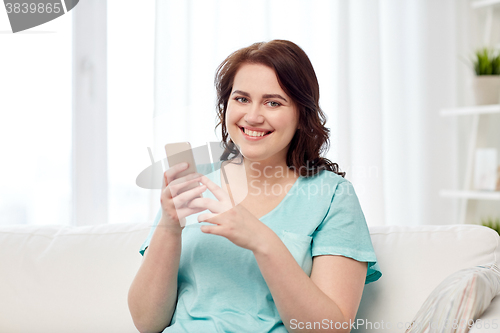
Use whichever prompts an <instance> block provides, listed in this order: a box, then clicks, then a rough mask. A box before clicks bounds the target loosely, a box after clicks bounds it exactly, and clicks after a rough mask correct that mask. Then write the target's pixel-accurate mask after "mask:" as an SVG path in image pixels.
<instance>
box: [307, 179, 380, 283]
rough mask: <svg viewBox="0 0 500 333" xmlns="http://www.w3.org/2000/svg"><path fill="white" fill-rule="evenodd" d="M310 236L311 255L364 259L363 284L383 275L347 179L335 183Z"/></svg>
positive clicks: (354, 194)
mask: <svg viewBox="0 0 500 333" xmlns="http://www.w3.org/2000/svg"><path fill="white" fill-rule="evenodd" d="M312 236H313V241H312V248H311V252H312V256H313V257H314V256H319V255H341V256H344V257H349V258H352V259H354V260H357V261H362V262H367V264H368V270H367V272H366V279H365V284H368V283H370V282H374V281H377V280H378V279H379V278H380V277H381V276H382V273H381V271H380V268H379V266H378V263H377V257H376V255H375V251H374V250H373V245H372V242H371V238H370V232H369V230H368V226H367V225H366V221H365V216H364V214H363V211H362V210H361V206H360V204H359V200H358V197H357V196H356V193H355V192H354V187H353V186H352V184H351V183H350V182H349V181H347V180H344V181H342V182H340V183H339V184H337V187H336V189H335V192H334V194H333V196H332V200H331V203H330V208H329V210H328V213H327V214H326V216H325V218H324V220H323V221H322V222H321V223H320V225H319V226H318V227H317V228H316V230H315V231H314V233H313V235H312Z"/></svg>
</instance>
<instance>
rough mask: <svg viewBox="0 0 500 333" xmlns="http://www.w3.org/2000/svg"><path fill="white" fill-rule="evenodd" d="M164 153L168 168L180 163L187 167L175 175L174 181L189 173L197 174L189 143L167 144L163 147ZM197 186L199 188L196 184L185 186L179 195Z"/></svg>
mask: <svg viewBox="0 0 500 333" xmlns="http://www.w3.org/2000/svg"><path fill="white" fill-rule="evenodd" d="M165 153H166V154H167V160H168V166H169V167H170V168H171V167H173V166H174V165H176V164H179V163H182V162H187V163H188V165H189V166H188V168H187V169H186V170H184V171H182V172H180V173H178V174H177V176H176V179H177V178H181V177H184V176H187V175H189V174H190V173H195V172H197V170H196V163H195V161H194V155H193V150H192V149H191V144H190V143H189V142H176V143H168V144H166V145H165ZM197 186H199V183H198V182H195V183H192V184H190V185H187V186H186V187H184V188H182V190H181V191H180V193H182V192H185V191H188V190H190V189H192V188H195V187H197ZM200 197H202V195H200Z"/></svg>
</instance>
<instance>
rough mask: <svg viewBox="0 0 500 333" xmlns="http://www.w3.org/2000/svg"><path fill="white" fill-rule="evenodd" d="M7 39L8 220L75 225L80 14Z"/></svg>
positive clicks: (4, 177) (1, 25)
mask: <svg viewBox="0 0 500 333" xmlns="http://www.w3.org/2000/svg"><path fill="white" fill-rule="evenodd" d="M0 43H1V45H2V52H1V55H0V73H2V74H1V78H0V91H1V98H0V151H1V152H2V155H1V163H0V225H6V224H71V118H72V116H71V110H72V97H71V96H72V93H71V86H72V70H71V66H72V56H71V55H72V51H71V50H72V15H63V16H61V17H59V18H57V19H55V20H53V21H50V22H47V23H45V24H43V25H41V26H38V27H34V28H32V29H29V30H26V31H21V32H18V33H16V34H13V33H12V32H11V28H10V24H9V20H8V17H7V13H6V12H5V11H2V10H0Z"/></svg>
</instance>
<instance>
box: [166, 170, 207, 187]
mask: <svg viewBox="0 0 500 333" xmlns="http://www.w3.org/2000/svg"><path fill="white" fill-rule="evenodd" d="M201 177H203V175H202V174H201V173H198V172H193V173H190V174H188V175H185V176H182V177H179V178H176V179H174V180H172V181H171V182H170V183H169V185H172V186H175V185H179V184H182V183H185V182H187V181H190V180H193V179H196V178H201Z"/></svg>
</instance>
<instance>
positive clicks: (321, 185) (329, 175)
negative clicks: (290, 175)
mask: <svg viewBox="0 0 500 333" xmlns="http://www.w3.org/2000/svg"><path fill="white" fill-rule="evenodd" d="M301 182H302V185H303V186H305V187H306V189H307V192H308V193H309V194H314V193H317V194H318V195H320V196H322V197H325V196H326V197H329V198H330V199H333V197H334V196H335V195H338V194H342V193H346V192H347V193H353V192H354V188H353V186H352V184H351V182H350V181H348V180H347V179H345V178H343V177H342V176H340V175H338V174H336V173H335V172H333V171H329V170H321V171H320V172H318V173H317V174H316V175H314V176H311V177H301Z"/></svg>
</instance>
